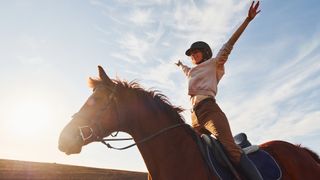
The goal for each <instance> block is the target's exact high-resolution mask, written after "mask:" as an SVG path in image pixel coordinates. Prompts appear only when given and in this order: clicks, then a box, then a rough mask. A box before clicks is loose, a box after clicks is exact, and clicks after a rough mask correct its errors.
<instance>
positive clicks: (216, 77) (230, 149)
mask: <svg viewBox="0 0 320 180" xmlns="http://www.w3.org/2000/svg"><path fill="white" fill-rule="evenodd" d="M258 8H259V1H258V2H257V3H256V4H254V1H253V2H252V4H251V6H250V8H249V11H248V17H247V18H246V19H245V20H244V22H243V23H242V24H241V25H240V27H239V28H238V29H237V30H236V31H235V32H234V34H233V35H232V36H231V38H230V39H229V40H228V41H227V42H226V43H225V44H224V45H223V47H222V48H221V49H220V51H219V53H218V54H217V56H216V57H214V58H212V51H211V48H210V46H209V45H208V44H207V43H205V42H203V41H197V42H195V43H193V44H192V45H191V47H190V48H189V49H188V50H187V51H186V52H185V54H186V55H187V56H190V57H191V60H192V63H193V64H194V65H195V66H194V67H192V68H189V67H187V66H185V65H183V64H182V63H181V62H180V60H179V61H178V62H177V63H176V65H177V66H180V67H181V68H182V70H183V72H184V73H185V74H186V76H187V77H188V79H189V89H188V94H189V95H190V97H191V98H190V99H191V104H192V106H193V112H192V117H191V118H192V126H193V127H194V128H195V129H196V130H197V131H199V132H201V133H210V134H213V135H214V136H215V137H216V138H217V139H218V140H219V141H220V142H221V143H222V145H223V146H224V148H225V149H226V151H227V153H228V155H229V157H230V159H231V161H232V162H233V164H235V165H236V166H237V167H238V168H239V169H241V171H243V173H245V175H246V176H247V178H249V179H254V180H258V179H262V177H261V175H260V173H259V171H258V170H257V169H256V168H255V166H254V165H253V164H252V162H251V161H250V160H249V159H248V157H247V156H246V155H245V154H244V153H242V150H241V149H240V148H239V147H238V146H237V145H236V144H235V142H234V140H233V136H232V133H231V129H230V126H229V122H228V119H227V117H226V116H225V114H224V113H223V111H222V110H221V109H220V107H219V106H218V104H217V103H216V100H215V96H216V94H217V86H218V83H219V81H220V80H221V78H222V76H223V74H224V64H225V62H226V61H227V59H228V56H229V54H230V52H231V50H232V48H233V45H234V44H235V43H236V41H237V40H238V38H239V37H240V35H241V34H242V32H243V31H244V30H245V28H246V27H247V26H248V24H249V23H250V21H252V20H253V19H254V18H255V16H256V15H257V14H258V13H259V12H260V10H258Z"/></svg>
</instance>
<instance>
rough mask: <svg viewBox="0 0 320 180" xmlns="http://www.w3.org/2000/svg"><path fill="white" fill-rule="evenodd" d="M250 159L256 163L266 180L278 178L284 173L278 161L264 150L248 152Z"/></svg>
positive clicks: (276, 179)
mask: <svg viewBox="0 0 320 180" xmlns="http://www.w3.org/2000/svg"><path fill="white" fill-rule="evenodd" d="M248 157H249V158H250V160H251V161H252V162H253V163H254V164H255V165H256V167H257V168H258V170H259V171H260V173H261V175H262V177H263V179H264V180H278V179H280V178H281V176H282V173H281V169H280V167H279V165H278V163H277V162H276V161H275V160H274V159H273V157H272V156H271V155H270V154H269V153H267V152H266V151H264V150H259V151H256V152H254V153H251V154H248Z"/></svg>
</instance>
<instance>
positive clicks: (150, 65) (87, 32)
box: [0, 0, 320, 171]
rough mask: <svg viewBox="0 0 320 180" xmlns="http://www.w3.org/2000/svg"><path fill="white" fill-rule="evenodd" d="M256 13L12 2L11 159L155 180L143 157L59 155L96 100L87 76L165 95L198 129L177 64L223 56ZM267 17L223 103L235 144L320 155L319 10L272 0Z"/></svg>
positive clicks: (232, 68) (5, 135) (8, 14)
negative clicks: (192, 56) (194, 53)
mask: <svg viewBox="0 0 320 180" xmlns="http://www.w3.org/2000/svg"><path fill="white" fill-rule="evenodd" d="M250 3H251V1H236V0H207V1H206V0H199V1H192V0H176V1H174V0H152V1H151V0H140V1H138V0H112V1H102V0H82V1H76V0H70V1H62V0H57V1H49V0H44V1H42V0H41V1H40V0H28V1H22V0H20V1H14V0H12V1H11V0H10V1H9V0H7V1H6V0H1V1H0V4H1V6H0V23H1V28H0V84H1V88H0V98H1V101H0V142H1V149H0V158H2V159H21V160H30V161H41V162H57V163H65V164H77V165H82V166H94V167H102V168H110V169H125V170H134V171H146V167H145V165H144V163H143V160H142V158H141V156H140V154H139V152H138V150H137V148H136V147H134V148H132V149H129V150H126V151H121V152H118V151H115V150H107V149H106V148H105V147H104V146H103V145H102V144H99V143H93V144H90V145H89V146H87V147H85V148H83V151H82V153H81V154H79V155H72V156H66V155H64V154H63V153H61V152H59V150H58V148H57V141H58V136H59V133H60V131H61V129H62V128H63V126H64V125H65V124H66V123H67V122H68V121H69V120H70V117H71V115H72V114H73V113H75V112H76V111H77V110H78V109H79V108H80V107H81V106H82V104H83V103H84V101H85V100H86V99H87V97H88V96H89V95H90V93H91V90H90V89H89V88H88V87H87V84H86V80H87V78H88V77H89V76H96V75H97V68H96V67H97V65H102V66H103V67H104V68H105V69H106V71H107V72H108V74H109V75H110V76H111V77H113V78H115V77H119V78H120V79H123V80H128V81H131V80H136V81H137V82H139V83H140V84H141V85H142V86H143V87H145V88H146V89H150V88H152V89H157V90H160V91H161V92H162V93H163V94H165V95H166V96H168V97H169V99H170V101H171V102H172V103H173V104H174V105H178V106H182V107H183V108H185V109H186V111H185V112H184V113H183V115H184V117H185V120H186V122H187V123H190V118H189V109H190V104H189V101H188V100H189V98H188V96H187V81H186V79H185V77H184V75H183V74H182V72H181V70H180V69H179V68H177V67H176V66H175V65H174V62H176V61H177V60H178V59H180V60H181V61H182V62H184V63H185V64H188V65H191V62H190V60H189V59H188V57H186V56H185V55H184V52H185V50H186V49H187V48H188V47H189V46H190V44H191V43H192V42H194V41H197V40H203V41H206V42H208V43H209V45H210V46H211V47H212V49H213V50H214V52H213V53H214V54H215V53H216V52H218V50H219V48H220V47H221V46H222V44H223V43H224V42H225V41H227V40H228V38H229V37H230V36H231V34H232V33H233V31H234V30H235V29H236V28H237V27H238V26H239V25H240V24H241V22H242V21H243V20H244V18H245V17H246V13H247V10H248V8H249V6H250ZM261 9H262V12H261V13H260V14H259V15H258V16H257V17H256V19H255V20H254V21H252V22H251V23H250V25H249V26H248V28H247V29H246V31H245V32H244V34H243V35H242V37H240V39H239V41H238V42H237V44H236V45H235V47H234V49H233V51H232V53H231V55H230V57H229V60H228V62H227V64H226V74H225V76H224V77H223V79H222V81H221V82H220V84H219V92H218V96H217V101H218V102H219V104H220V105H221V107H222V109H223V110H224V112H225V113H226V114H227V116H228V118H229V121H230V124H231V128H232V131H233V133H234V134H236V133H239V132H246V133H247V134H248V136H249V138H250V139H251V141H252V142H253V143H254V144H260V143H263V142H266V141H269V140H274V139H278V140H285V141H289V142H292V143H294V144H302V145H304V146H307V147H309V148H311V149H312V150H314V151H316V152H317V153H320V141H319V138H320V120H319V117H320V101H319V99H320V92H319V89H320V76H319V73H320V63H319V58H320V40H319V37H320V22H319V18H318V12H319V11H320V6H319V2H318V1H316V0H308V1H302V0H291V1H276V0H269V1H265V0H262V1H261ZM121 136H124V137H127V136H128V135H126V134H121ZM118 145H119V146H121V145H124V144H122V143H120V144H118Z"/></svg>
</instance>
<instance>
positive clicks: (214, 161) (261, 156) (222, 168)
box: [201, 133, 282, 180]
mask: <svg viewBox="0 0 320 180" xmlns="http://www.w3.org/2000/svg"><path fill="white" fill-rule="evenodd" d="M201 141H202V147H201V149H202V153H203V156H204V157H205V159H206V162H207V164H208V166H209V167H210V170H211V171H212V172H213V173H214V174H216V175H218V176H219V178H220V179H223V180H225V179H230V180H231V179H239V174H241V173H239V172H238V170H237V168H236V167H235V166H234V165H233V164H232V163H231V161H230V159H229V157H228V156H227V153H225V150H224V147H223V145H222V144H221V143H220V142H219V141H218V140H217V139H215V138H214V137H213V136H210V135H207V134H202V135H201ZM234 141H235V143H236V144H237V145H238V146H239V147H241V149H242V150H243V153H246V154H247V155H248V157H249V159H250V160H251V161H252V162H253V163H254V164H255V165H256V167H257V169H258V170H259V171H260V173H261V175H262V177H263V178H264V179H270V180H273V179H274V180H278V179H280V178H281V176H282V173H281V169H280V167H279V165H278V164H277V162H276V161H275V160H274V159H273V157H272V156H271V155H269V154H268V153H267V152H266V151H263V150H261V149H259V146H257V145H252V144H251V143H250V141H249V140H248V138H247V135H246V134H245V133H240V134H237V135H236V136H234Z"/></svg>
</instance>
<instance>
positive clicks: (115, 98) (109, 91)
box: [59, 66, 320, 180]
mask: <svg viewBox="0 0 320 180" xmlns="http://www.w3.org/2000/svg"><path fill="white" fill-rule="evenodd" d="M98 68H99V76H100V78H98V79H91V78H90V79H89V85H90V86H91V87H92V88H93V94H92V95H91V96H90V97H89V99H88V100H87V101H86V103H85V104H84V105H83V107H82V108H81V109H80V111H79V112H78V113H76V114H75V115H74V116H73V119H72V121H71V122H70V123H69V124H68V125H67V126H66V127H65V128H64V129H63V131H62V132H61V135H60V139H59V149H60V150H61V151H63V152H65V153H66V154H75V153H80V151H81V148H82V146H84V145H87V144H89V143H91V142H94V141H102V140H103V138H104V137H107V136H109V135H110V134H111V133H112V132H118V131H122V132H126V133H128V134H130V135H131V136H132V137H133V139H134V140H135V142H140V143H137V146H138V149H139V151H140V153H141V155H142V157H143V159H144V161H145V164H146V166H147V168H148V171H149V179H151V177H152V179H157V180H158V179H160V180H161V179H162V180H171V179H175V180H188V179H190V180H194V179H197V180H198V179H199V180H203V179H218V177H217V176H216V175H214V174H212V173H210V170H209V168H208V167H207V165H206V163H205V160H204V159H203V156H202V155H201V152H200V149H199V147H198V145H197V142H196V141H195V139H194V134H195V133H194V132H193V130H192V129H191V128H190V126H188V125H187V124H186V123H185V122H184V120H183V119H182V117H181V116H180V114H179V112H181V109H180V108H177V107H174V106H172V105H171V104H170V103H169V101H168V100H167V99H166V97H165V96H163V95H162V94H159V93H157V92H155V91H145V90H144V89H142V88H141V87H139V85H138V84H137V83H126V82H122V81H119V80H111V79H110V78H109V77H108V76H107V74H106V73H105V71H104V70H103V68H102V67H100V66H99V67H98ZM260 147H261V148H262V149H264V150H265V151H267V152H269V154H271V155H272V156H273V157H274V158H275V159H276V161H277V162H278V164H279V165H280V167H281V170H282V173H283V174H282V179H290V180H293V179H308V180H310V179H320V164H319V157H318V156H317V155H316V154H315V153H313V152H311V151H310V150H307V149H306V148H302V147H300V146H296V145H292V144H290V143H287V142H283V141H271V142H267V143H265V144H262V145H260Z"/></svg>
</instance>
